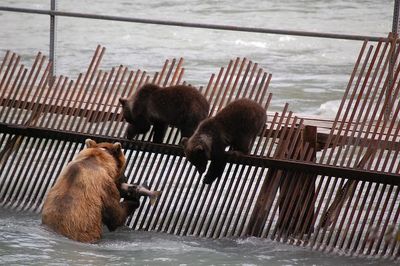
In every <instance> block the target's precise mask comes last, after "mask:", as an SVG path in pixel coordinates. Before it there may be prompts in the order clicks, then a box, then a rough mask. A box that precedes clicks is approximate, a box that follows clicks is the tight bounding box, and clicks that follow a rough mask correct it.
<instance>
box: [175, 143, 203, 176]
mask: <svg viewBox="0 0 400 266" xmlns="http://www.w3.org/2000/svg"><path fill="white" fill-rule="evenodd" d="M181 144H182V145H183V150H184V152H185V156H186V158H187V159H188V160H189V162H190V163H191V164H193V165H194V166H195V167H196V169H197V171H198V172H199V173H200V174H203V173H204V172H205V171H206V169H207V162H208V159H209V158H210V146H209V145H208V143H207V142H204V141H203V140H202V138H199V137H196V136H192V137H191V138H189V139H188V138H186V137H183V138H182V140H181Z"/></svg>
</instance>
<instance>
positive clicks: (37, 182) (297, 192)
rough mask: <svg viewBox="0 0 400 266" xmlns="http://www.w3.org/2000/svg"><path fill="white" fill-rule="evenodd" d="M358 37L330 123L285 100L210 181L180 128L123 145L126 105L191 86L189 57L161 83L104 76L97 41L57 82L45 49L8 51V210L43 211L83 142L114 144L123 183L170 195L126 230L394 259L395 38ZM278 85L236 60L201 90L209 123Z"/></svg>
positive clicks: (119, 73) (4, 160)
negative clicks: (161, 90)
mask: <svg viewBox="0 0 400 266" xmlns="http://www.w3.org/2000/svg"><path fill="white" fill-rule="evenodd" d="M396 3H397V1H396ZM0 10H6V9H5V8H4V7H0ZM8 11H15V12H23V11H27V10H19V11H16V10H8ZM32 12H33V11H32ZM39 14H40V13H39ZM45 14H46V15H50V16H62V15H73V16H77V14H64V13H63V12H58V11H48V12H46V13H45ZM110 19H112V18H110ZM133 22H134V21H133ZM139 22H140V21H139ZM147 22H149V21H145V22H143V23H147ZM154 22H155V23H156V22H157V21H154ZM140 23H141V22H140ZM157 23H158V24H162V23H161V22H160V23H159V22H157ZM157 23H156V24H157ZM176 26H182V25H176ZM183 26H185V25H183ZM186 26H197V25H186ZM210 27H211V26H210ZM228 30H229V29H228ZM239 30H240V29H239ZM241 30H246V29H241ZM264 30H265V29H264ZM296 34H298V33H296ZM338 37H339V36H338ZM341 37H343V36H341ZM363 39H366V40H365V41H364V42H363V44H362V46H361V49H360V53H359V55H358V58H357V60H356V62H355V65H354V69H353V71H352V73H351V74H350V78H349V82H348V85H347V87H346V89H345V93H344V95H343V98H342V101H341V104H340V107H339V110H338V113H337V115H336V117H335V119H334V120H333V121H322V120H318V119H309V118H303V117H298V116H296V115H295V114H294V113H293V112H291V111H290V108H289V105H288V104H286V105H284V106H283V107H282V110H281V111H280V112H275V113H268V122H267V124H266V125H265V127H264V129H263V131H262V134H261V135H260V136H258V137H257V138H256V139H255V140H254V143H253V146H252V150H251V153H250V155H249V156H239V157H229V158H228V159H229V163H228V164H227V166H226V168H225V171H224V175H223V176H222V177H221V178H219V179H218V180H217V181H216V182H215V183H214V184H212V185H211V186H208V185H204V184H203V183H202V182H201V178H200V177H199V175H198V173H197V172H196V171H195V169H194V167H192V166H191V164H190V163H189V162H188V161H187V160H186V159H185V157H184V155H183V152H182V148H181V147H180V146H179V144H178V143H179V140H180V135H179V132H178V131H177V130H176V129H174V128H170V129H169V130H168V134H166V136H165V138H164V141H163V144H154V143H152V142H151V141H150V140H151V137H152V132H149V133H148V134H145V135H139V136H138V137H137V138H136V139H134V140H127V139H126V138H125V131H126V123H125V122H124V121H123V117H122V114H121V110H120V108H119V106H118V98H119V97H121V96H127V95H130V94H132V93H134V92H135V91H136V90H137V89H138V88H139V87H140V86H141V85H143V84H145V83H149V82H152V83H156V84H159V85H161V86H168V85H175V84H185V75H184V73H185V72H184V70H185V69H184V60H183V58H179V59H170V60H166V61H165V63H164V65H163V66H162V67H161V69H160V71H159V72H156V73H153V74H149V73H147V72H146V71H144V70H129V69H127V68H126V67H124V66H118V67H115V68H112V69H110V70H104V69H102V68H101V60H102V58H103V56H104V53H105V48H104V47H101V46H98V47H97V49H96V51H95V53H94V56H93V58H92V61H91V62H90V64H89V67H88V69H87V70H86V71H85V72H83V73H82V74H79V75H78V77H76V78H75V79H70V78H68V77H65V76H57V77H53V75H52V63H51V62H50V61H48V60H47V58H46V57H45V56H44V55H43V54H41V53H39V54H38V55H37V56H36V58H35V60H34V62H33V64H32V66H31V67H30V68H27V67H25V66H24V65H21V63H20V57H19V56H18V55H17V54H15V53H12V52H7V53H6V54H5V56H4V58H3V61H2V63H1V65H0V204H1V205H2V206H3V207H5V208H13V209H17V210H30V211H35V212H40V210H41V207H42V203H43V199H44V197H45V196H46V193H47V192H48V191H49V189H50V188H51V187H52V185H53V184H54V182H55V181H56V178H57V176H58V174H59V173H60V171H61V169H62V168H63V167H64V166H65V165H66V163H67V162H68V161H70V160H71V159H72V158H73V156H74V155H75V154H77V153H78V152H79V151H80V150H81V149H82V148H83V143H84V140H85V139H86V138H88V137H90V138H94V139H96V140H98V141H119V142H121V143H122V145H123V147H124V150H125V154H126V156H127V159H128V165H127V168H126V175H127V176H128V177H129V182H132V183H133V182H135V183H141V182H143V181H144V180H148V181H149V185H150V186H151V188H152V189H157V190H163V191H164V192H163V195H162V197H161V199H160V201H159V202H158V203H157V205H155V206H150V205H149V204H148V202H143V204H142V205H141V207H140V208H139V209H138V210H136V212H135V213H134V214H133V216H132V217H130V218H129V219H128V221H127V225H128V226H129V227H131V228H134V229H138V230H153V231H162V232H168V233H172V234H177V235H194V236H204V237H212V238H220V237H238V236H248V235H251V236H257V237H263V238H270V239H274V240H276V241H281V242H285V243H290V244H293V245H301V246H306V247H310V248H313V249H316V250H321V251H337V250H340V251H342V252H345V253H348V254H353V255H373V256H385V257H392V258H395V259H398V258H399V254H400V243H399V241H396V237H395V232H396V230H398V228H399V224H400V221H399V216H400V197H399V188H400V163H399V158H398V156H399V151H400V150H399V131H400V126H399V123H398V121H399V117H398V116H399V109H400V101H399V100H398V99H399V90H400V84H399V72H400V64H399V58H398V57H399V56H398V55H399V52H400V49H399V42H398V39H397V36H396V35H394V36H392V35H389V36H388V38H374V37H371V38H369V37H368V36H363ZM367 40H368V41H367ZM371 41H373V42H374V45H371V44H370V42H371ZM271 78H272V75H271V73H268V72H267V71H266V70H265V69H263V68H262V67H261V66H259V65H258V64H257V63H255V62H252V61H251V60H249V59H247V58H234V59H232V60H231V61H230V62H228V64H227V65H226V66H224V67H221V69H220V71H219V72H218V73H216V74H213V75H211V77H210V79H209V81H208V83H205V84H203V86H199V90H200V92H201V93H202V94H203V95H204V96H205V97H206V98H207V99H208V101H209V102H210V106H211V114H210V115H214V114H215V113H216V112H217V111H218V110H220V109H221V108H223V107H224V106H225V105H226V104H228V103H229V102H231V101H233V100H235V99H238V98H243V97H246V98H251V99H254V100H255V101H257V102H259V103H260V104H261V105H262V106H264V107H265V108H266V109H267V110H268V106H269V104H270V102H271V101H272V100H273V97H272V94H270V93H269V92H268V85H269V84H270V81H271Z"/></svg>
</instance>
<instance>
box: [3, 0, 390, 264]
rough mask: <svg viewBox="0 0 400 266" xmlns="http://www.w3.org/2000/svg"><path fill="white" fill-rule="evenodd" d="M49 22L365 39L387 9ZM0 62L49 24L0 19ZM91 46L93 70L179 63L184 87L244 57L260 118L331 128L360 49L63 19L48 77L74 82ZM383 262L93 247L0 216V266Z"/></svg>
mask: <svg viewBox="0 0 400 266" xmlns="http://www.w3.org/2000/svg"><path fill="white" fill-rule="evenodd" d="M49 2H50V1H48V0H46V1H43V0H18V1H17V0H1V1H0V5H5V6H13V7H28V8H40V9H47V8H49ZM57 2H58V9H59V10H60V11H73V12H84V13H97V14H109V15H121V16H127V17H129V16H130V17H138V18H149V19H162V20H164V19H165V20H175V21H184V22H200V23H220V24H226V25H237V26H248V27H264V28H274V29H287V30H306V31H321V32H331V33H345V34H360V35H375V36H382V37H385V36H386V35H387V33H388V32H389V31H390V29H391V21H392V13H393V1H386V0H375V1H365V0H358V1H340V0H338V1H315V0H303V1H295V0H271V1H256V0H242V1H226V0H225V1H224V0H220V1H211V0H202V1H201V0H187V1H183V0H170V1H161V0H154V1H133V0H125V1H123V0H118V1H107V0H97V1H89V0H79V1H78V0H68V1H67V0H64V1H57ZM0 23H1V25H2V28H1V30H0V52H1V53H2V54H4V52H5V51H6V50H8V49H10V50H12V51H14V52H17V53H19V54H20V55H22V57H23V62H24V63H26V64H27V65H29V64H31V63H32V59H33V57H34V56H35V54H36V53H37V52H38V51H42V52H44V53H45V54H48V46H49V32H48V28H49V18H48V16H41V15H27V14H18V13H5V12H0ZM97 44H101V45H103V46H105V47H107V51H106V54H105V56H104V59H103V65H102V68H103V69H106V70H108V69H109V68H110V67H112V66H118V65H120V64H123V65H126V66H128V67H129V68H130V69H133V70H136V69H141V70H146V71H149V72H150V73H152V72H154V71H159V70H160V69H161V67H162V65H163V63H164V61H165V60H166V59H171V58H173V57H176V58H179V57H184V58H185V65H184V67H185V68H186V71H185V77H184V80H186V81H188V82H189V83H191V84H193V85H197V86H200V85H206V84H207V82H208V79H209V77H210V75H211V73H216V72H217V71H218V70H219V68H220V67H222V66H226V65H227V63H228V62H229V60H230V59H234V58H236V57H246V58H248V59H250V60H252V61H253V62H257V63H259V65H260V66H262V67H263V68H264V69H265V70H266V71H268V72H270V73H272V74H273V77H272V81H271V84H270V86H269V88H270V89H269V90H270V92H272V93H273V99H272V102H271V110H277V111H279V110H281V109H282V106H283V104H284V103H285V102H288V103H289V104H290V109H291V110H292V111H294V112H296V113H300V114H308V115H321V116H324V117H332V116H334V115H335V113H336V110H337V107H338V104H339V102H340V99H341V97H342V94H343V92H344V89H345V87H346V84H347V81H348V79H349V75H350V72H351V70H352V67H353V64H354V62H355V59H356V57H357V55H358V51H359V49H360V47H361V42H358V41H343V40H331V39H318V38H307V37H296V36H284V35H270V34H250V33H241V32H227V31H215V30H204V29H189V28H177V27H167V26H154V25H143V24H130V23H120V22H111V21H97V20H85V19H74V18H59V19H58V22H57V43H56V46H57V50H56V56H57V61H56V70H57V74H63V75H67V76H70V77H72V78H74V77H76V76H77V75H78V73H79V72H81V71H84V70H85V69H86V67H87V65H88V63H89V61H90V58H91V56H92V54H93V52H94V49H95V47H96V46H97ZM391 263H392V262H390V261H382V260H374V259H359V258H357V259H356V258H348V257H344V256H337V255H332V254H322V253H319V252H315V251H310V250H308V249H304V248H299V247H292V246H288V245H283V244H279V243H275V242H272V241H269V240H261V239H256V238H246V239H221V240H210V239H202V238H200V239H199V238H192V237H177V236H172V235H167V234H162V233H157V232H135V231H130V230H127V229H122V230H119V231H118V232H115V233H106V234H105V235H104V239H103V240H102V241H101V242H100V243H98V244H93V245H87V244H80V243H76V242H73V241H70V240H67V239H65V238H63V237H60V236H57V235H55V234H53V233H51V232H48V231H47V230H46V229H45V228H43V227H42V226H41V224H40V216H39V215H36V214H29V213H15V212H13V211H8V210H4V209H1V207H0V264H7V265H28V264H33V265H39V264H40V265H43V264H48V265H75V264H85V265H86V264H92V265H103V264H125V265H134V264H136V265H179V264H180V265H211V264H214V265H224V264H226V265H338V264H342V265H364V264H367V265H368V264H369V265H389V264H391Z"/></svg>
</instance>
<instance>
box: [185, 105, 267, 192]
mask: <svg viewBox="0 0 400 266" xmlns="http://www.w3.org/2000/svg"><path fill="white" fill-rule="evenodd" d="M266 121H267V116H266V111H265V109H264V108H263V107H261V106H260V105H259V104H258V103H256V102H254V101H252V100H249V99H239V100H237V101H234V102H232V103H230V104H228V105H227V106H226V107H225V108H223V109H222V110H220V111H219V112H218V113H217V114H216V115H215V116H214V117H210V118H207V119H205V120H203V121H202V122H201V123H200V124H199V126H198V127H197V129H196V131H195V132H194V134H193V135H192V136H191V137H190V138H182V145H183V147H184V152H185V155H186V157H187V159H188V160H189V161H190V162H191V163H192V164H193V165H194V166H195V167H196V169H197V171H198V172H199V173H200V174H202V173H204V172H205V170H206V168H207V162H208V160H211V163H210V166H209V169H208V171H207V174H206V176H205V178H204V180H203V181H204V183H205V184H211V183H212V182H213V181H214V180H215V179H216V178H218V177H220V176H221V175H222V174H223V172H224V168H225V164H226V158H225V148H226V147H227V146H230V147H231V149H232V150H233V151H235V152H239V153H243V154H248V153H249V151H250V148H251V147H250V145H251V141H252V140H253V139H254V138H255V137H256V136H257V135H258V134H259V133H260V131H261V130H262V128H263V126H264V125H265V123H266Z"/></svg>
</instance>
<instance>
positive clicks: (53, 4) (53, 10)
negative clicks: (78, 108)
mask: <svg viewBox="0 0 400 266" xmlns="http://www.w3.org/2000/svg"><path fill="white" fill-rule="evenodd" d="M399 1H400V0H395V4H394V12H393V26H392V28H393V29H392V32H393V33H397V32H398V25H399V8H398V7H399ZM0 11H5V12H16V13H26V14H37V15H48V16H50V45H49V58H50V60H51V61H52V62H53V65H52V69H51V74H52V75H51V76H54V75H55V73H56V60H55V59H56V58H55V54H56V33H57V28H56V20H57V17H73V18H84V19H96V20H111V21H119V22H129V23H140V24H152V25H163V26H174V27H187V28H198V29H210V30H223V31H239V32H250V33H262V34H279V35H292V36H302V37H313V38H329V39H341V40H353V41H364V40H368V41H373V42H378V41H380V40H382V41H385V40H387V38H385V37H379V36H369V35H356V34H337V33H327V32H311V31H298V30H282V29H270V28H260V27H242V26H235V25H222V24H209V23H193V22H182V21H173V20H155V19H144V18H135V17H124V16H112V15H99V14H90V13H78V12H65V11H58V10H57V1H56V0H50V10H45V9H31V8H16V7H9V6H0Z"/></svg>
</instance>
